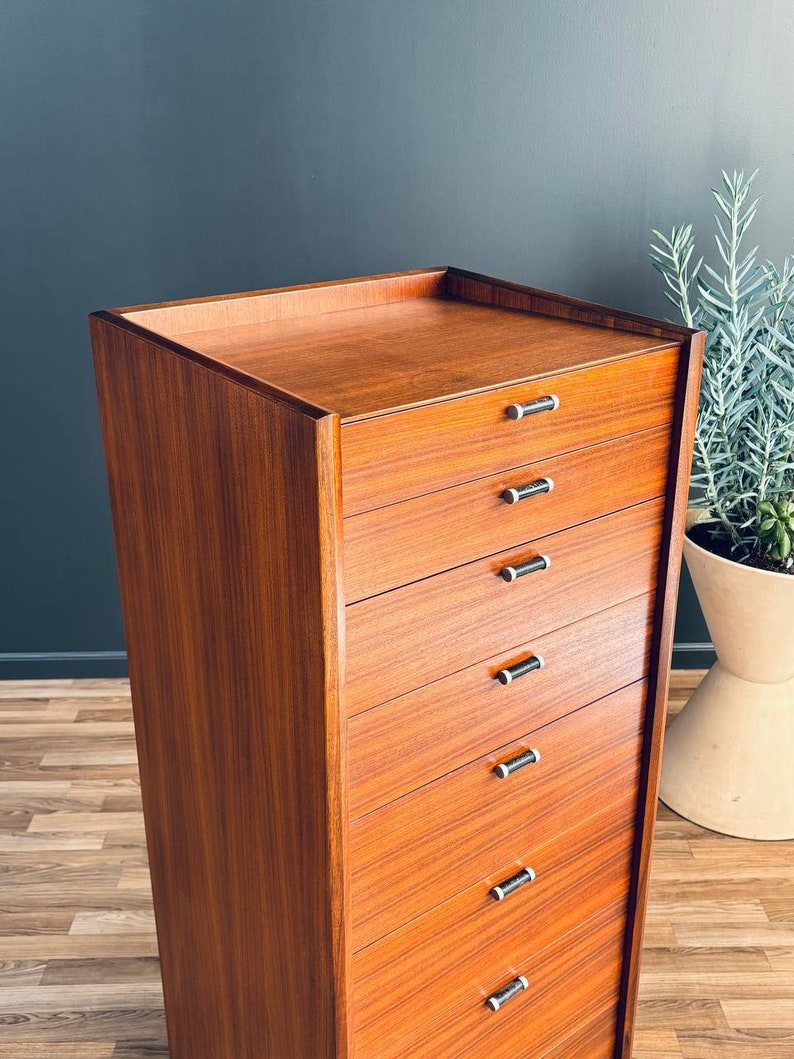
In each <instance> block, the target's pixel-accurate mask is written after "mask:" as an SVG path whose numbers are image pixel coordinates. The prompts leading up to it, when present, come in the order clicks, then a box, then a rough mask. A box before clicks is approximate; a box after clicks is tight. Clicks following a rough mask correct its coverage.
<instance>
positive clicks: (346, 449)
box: [342, 303, 678, 515]
mask: <svg viewBox="0 0 794 1059" xmlns="http://www.w3.org/2000/svg"><path fill="white" fill-rule="evenodd" d="M408 304H410V303H408ZM442 304H443V303H442ZM519 319H521V318H520V317H519ZM526 319H527V320H528V321H530V322H531V321H532V320H533V319H535V318H532V317H527V318H526ZM603 334H607V332H603ZM563 342H564V344H565V347H566V348H568V349H569V350H573V351H575V352H577V353H578V352H579V349H580V347H579V344H578V340H577V339H576V337H574V336H570V337H569V338H565V339H564V340H563ZM544 349H545V347H544ZM677 363H678V348H677V347H675V348H672V349H671V348H670V347H669V346H666V347H664V348H663V349H662V350H661V351H658V352H655V353H649V354H647V355H646V356H637V357H631V358H629V359H623V360H618V361H617V362H610V363H606V364H603V365H601V366H598V367H591V368H586V369H583V370H578V371H574V370H571V371H569V372H568V373H566V374H558V373H559V372H561V371H562V370H563V367H564V366H563V365H562V364H560V362H559V360H555V361H551V360H550V361H549V365H548V371H547V372H546V375H548V374H549V373H550V372H554V378H552V379H549V378H547V377H543V378H540V379H536V380H535V381H526V382H522V383H520V384H518V385H516V384H511V385H505V386H501V387H499V388H498V389H495V390H494V389H491V390H488V391H487V392H484V393H479V394H476V395H474V396H470V397H461V398H458V399H456V400H445V401H440V402H437V403H435V404H430V405H425V406H423V407H421V408H414V409H410V410H408V411H404V412H400V413H399V414H397V413H394V414H392V415H389V416H378V417H376V418H374V419H365V420H362V421H360V422H356V423H345V424H344V425H343V426H342V480H343V488H342V492H343V504H344V514H345V515H355V514H357V513H358V512H360V511H368V510H369V509H371V508H375V507H383V506H384V505H386V504H393V503H396V502H397V501H399V500H406V499H408V498H409V497H412V496H420V495H421V494H423V493H430V492H433V491H435V490H438V489H445V488H447V487H449V486H452V485H461V484H463V483H464V482H469V481H471V480H472V479H474V478H481V477H484V476H485V475H489V474H494V473H496V472H498V471H503V470H507V469H509V468H511V467H522V466H524V465H526V464H528V463H534V462H536V461H537V460H543V459H548V458H549V457H550V456H556V455H558V454H560V453H563V452H570V451H573V450H574V449H581V448H584V447H585V446H587V445H596V444H598V443H599V442H602V441H609V440H610V439H612V438H615V437H617V436H620V435H625V434H632V433H634V432H636V431H640V430H645V429H648V428H650V427H654V426H660V425H661V424H663V423H667V422H669V420H670V419H671V417H672V412H673V397H674V392H675V382H676V371H677ZM552 364H554V365H556V367H552V366H551V365H552ZM577 366H578V365H577V364H576V362H574V364H573V365H571V367H572V368H574V367H577ZM533 368H535V369H538V368H539V365H538V364H534V365H533ZM523 374H524V375H526V376H530V375H533V374H541V372H540V371H539V370H538V371H532V370H530V369H529V367H526V368H525V371H524V373H523ZM493 378H499V379H510V378H511V376H509V375H498V376H494V377H493ZM440 392H444V391H440ZM453 392H454V391H453ZM549 393H553V394H555V395H556V396H557V397H559V400H560V406H559V408H558V409H557V410H556V411H554V412H539V413H537V414H536V415H531V416H525V417H524V418H523V419H519V420H517V421H514V420H511V419H508V418H507V414H506V410H507V408H508V407H509V406H510V405H511V404H515V403H524V402H527V401H531V400H534V399H535V398H538V397H544V396H547V395H548V394H549Z"/></svg>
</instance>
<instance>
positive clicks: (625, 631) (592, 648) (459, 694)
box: [348, 595, 654, 819]
mask: <svg viewBox="0 0 794 1059" xmlns="http://www.w3.org/2000/svg"><path fill="white" fill-rule="evenodd" d="M653 608H654V597H653V596H652V595H650V596H637V597H636V598H634V599H630V600H627V601H626V602H625V603H621V604H619V605H618V606H616V607H611V608H609V609H608V610H604V611H599V612H598V613H597V614H594V615H592V616H591V617H589V618H584V619H583V620H582V621H579V622H575V623H574V624H573V625H567V626H565V627H564V628H562V629H559V630H557V631H556V632H552V633H548V634H547V635H546V636H539V637H537V638H536V639H534V640H531V641H528V642H527V643H525V644H521V645H520V646H519V647H517V648H515V650H514V651H513V652H512V653H511V654H508V655H505V654H501V655H498V656H495V657H493V658H488V659H486V660H485V661H484V662H479V663H477V665H474V666H469V667H468V668H467V669H464V670H462V671H461V672H459V673H454V674H453V675H452V676H449V677H444V678H443V679H442V680H437V681H434V682H433V683H432V684H427V685H426V686H425V687H423V688H420V689H418V690H417V691H413V692H410V693H409V694H407V695H402V696H400V697H399V698H397V699H393V700H392V701H391V702H387V703H384V704H383V705H382V706H378V707H376V708H375V709H373V710H367V711H366V712H364V713H360V714H358V715H357V716H356V717H352V718H351V719H350V721H349V724H348V778H349V783H350V813H351V817H353V818H354V819H355V818H356V817H359V816H364V815H365V814H366V813H369V812H372V810H373V809H377V808H379V807H380V806H381V805H384V804H385V803H386V802H389V801H392V800H393V799H395V798H399V797H400V796H401V795H403V794H408V793H409V792H410V791H412V790H414V789H416V788H417V787H421V786H423V785H424V784H425V783H428V782H430V780H433V779H436V778H437V777H439V776H442V775H444V774H445V773H447V772H451V771H453V770H454V769H456V768H458V767H459V766H460V765H464V764H466V762H468V761H473V760H474V759H475V758H477V757H479V756H480V755H481V754H484V753H485V752H486V751H488V750H492V749H493V748H494V747H495V746H500V745H502V744H503V743H504V742H505V741H509V740H511V739H517V738H519V737H520V736H521V735H522V733H524V732H526V731H528V730H530V729H534V728H540V727H541V726H542V725H545V724H548V723H549V722H551V721H553V720H556V719H557V718H558V717H562V716H563V715H564V714H566V713H571V712H573V711H574V710H577V709H579V708H580V707H581V706H585V705H586V704H587V703H588V702H593V701H594V700H595V699H599V698H602V697H603V696H604V695H608V694H609V693H610V692H611V691H616V690H617V689H618V688H622V687H624V686H625V685H627V684H631V683H633V682H634V681H637V680H641V679H642V677H644V676H645V675H646V673H647V667H648V658H649V652H650V633H651V622H652V618H653ZM531 654H539V655H541V656H542V657H543V659H544V660H545V662H546V665H545V666H544V668H543V669H538V670H536V671H535V672H534V673H529V674H527V676H526V677H522V678H521V679H520V680H515V681H513V683H512V684H509V685H507V686H506V687H505V686H503V685H502V684H500V683H499V682H498V681H496V680H494V674H495V673H496V672H497V671H498V670H499V669H500V668H501V667H502V666H503V665H505V664H508V665H509V664H512V663H513V662H515V661H518V660H519V659H521V658H526V657H528V656H529V655H531Z"/></svg>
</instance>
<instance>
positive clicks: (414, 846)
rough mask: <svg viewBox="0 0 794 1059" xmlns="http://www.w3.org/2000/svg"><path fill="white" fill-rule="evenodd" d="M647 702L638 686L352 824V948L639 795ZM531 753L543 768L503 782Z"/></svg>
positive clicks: (526, 769)
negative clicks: (502, 772) (507, 767)
mask: <svg viewBox="0 0 794 1059" xmlns="http://www.w3.org/2000/svg"><path fill="white" fill-rule="evenodd" d="M645 695H646V682H645V681H641V682H639V683H637V684H632V685H630V686H629V687H628V688H624V689H623V690H621V691H618V692H615V693H614V694H613V695H609V696H607V697H606V698H604V699H601V700H599V701H598V702H595V703H593V704H592V705H590V706H585V707H584V708H583V709H581V710H578V711H577V712H576V713H573V714H570V715H568V716H567V717H563V718H562V719H561V720H559V721H554V722H553V724H550V725H547V726H546V727H545V728H541V729H539V730H537V731H535V732H532V733H531V734H529V735H527V736H526V737H525V738H523V739H521V740H517V741H515V742H512V743H508V744H507V745H505V746H503V747H501V748H500V749H499V750H498V751H495V752H492V753H489V754H486V755H484V756H483V757H481V758H478V759H477V760H476V761H473V762H471V764H469V765H464V766H463V767H462V768H460V769H458V770H457V771H456V772H453V773H451V774H450V775H448V776H444V777H443V778H442V779H439V780H435V781H434V782H433V783H430V784H428V785H427V786H425V787H422V788H421V789H420V790H416V791H414V792H413V793H412V794H408V795H406V796H405V797H404V798H400V799H398V800H397V801H395V802H391V803H390V804H389V805H386V806H384V807H383V808H382V809H378V810H377V811H376V812H374V813H370V814H369V815H368V816H365V817H362V818H361V819H359V820H356V821H354V822H353V823H352V824H351V827H350V846H349V855H350V865H351V892H352V933H353V948H354V951H358V950H359V949H362V948H364V947H365V946H367V945H369V944H371V943H372V942H373V941H376V940H377V939H378V938H381V937H383V936H384V935H386V934H387V933H389V931H392V930H395V929H396V928H397V927H399V926H402V925H403V924H405V923H408V922H409V921H410V920H411V919H414V918H415V917H416V916H418V915H421V914H422V913H423V912H426V911H428V910H429V909H431V908H433V907H435V906H436V905H440V904H442V903H443V902H444V901H446V900H448V899H449V898H450V897H452V896H454V895H455V894H456V893H460V892H461V891H462V890H464V889H466V888H467V887H468V886H472V885H473V884H474V883H476V882H477V880H478V879H481V878H483V877H484V876H487V875H490V873H491V872H492V871H493V870H494V868H495V867H497V866H498V865H500V864H504V863H505V862H506V861H508V860H510V859H511V856H512V855H513V851H514V850H524V849H526V847H527V843H532V844H533V845H542V844H543V843H545V842H548V841H550V840H551V839H552V838H553V837H554V836H555V835H557V834H558V833H559V832H561V831H565V830H568V828H570V827H571V825H572V824H573V823H575V822H576V821H577V820H579V819H582V818H584V817H587V816H591V815H592V813H593V810H594V808H598V807H600V806H602V805H611V804H612V803H613V802H616V801H618V800H619V799H620V797H621V796H622V795H623V794H624V793H625V792H626V791H630V792H633V793H634V794H635V795H636V784H637V776H638V771H637V770H638V767H639V757H640V751H641V732H642V719H643V715H644V710H645ZM535 748H536V749H537V750H539V751H540V754H541V757H540V760H539V761H537V762H536V763H535V764H528V765H526V766H525V767H524V768H521V769H520V770H518V771H515V772H513V773H512V774H511V775H509V776H508V777H507V778H506V779H500V778H499V777H498V776H497V775H496V774H495V772H494V768H495V767H496V766H497V765H500V764H503V763H505V762H507V761H509V760H512V759H513V758H514V757H516V756H517V755H519V754H521V753H523V752H525V751H527V750H529V749H535Z"/></svg>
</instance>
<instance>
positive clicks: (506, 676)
mask: <svg viewBox="0 0 794 1059" xmlns="http://www.w3.org/2000/svg"><path fill="white" fill-rule="evenodd" d="M545 665H546V659H545V658H544V657H543V655H530V656H529V658H525V659H523V661H521V662H516V664H515V665H514V666H508V667H507V668H506V669H500V670H499V672H498V673H497V674H496V677H495V679H496V680H498V681H499V683H500V684H512V683H513V681H514V680H518V678H519V677H524V676H526V675H527V673H534V672H535V670H536V669H543V667H544V666H545Z"/></svg>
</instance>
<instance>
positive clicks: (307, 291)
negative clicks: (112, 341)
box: [115, 268, 446, 337]
mask: <svg viewBox="0 0 794 1059" xmlns="http://www.w3.org/2000/svg"><path fill="white" fill-rule="evenodd" d="M445 280H446V269H445V268H428V269H409V270H408V271H406V272H387V273H384V274H383V275H380V276H357V277H355V278H353V279H340V280H325V281H323V282H320V283H305V284H301V285H300V286H295V287H275V288H272V289H268V290H256V291H244V292H243V293H241V294H221V295H215V296H211V297H209V298H186V299H182V300H181V301H172V302H160V303H159V304H154V305H131V306H127V307H126V308H123V309H116V310H115V312H116V313H121V314H123V315H124V316H125V317H126V319H128V320H130V321H132V322H134V323H136V324H140V325H142V326H143V327H148V328H150V329H151V330H152V331H156V332H157V333H158V334H161V335H169V336H171V337H173V336H175V335H177V334H184V335H189V334H193V333H194V332H196V331H214V330H217V329H218V328H226V327H245V326H248V325H251V324H268V323H277V322H279V321H283V320H297V319H300V318H302V317H306V316H321V315H323V314H325V313H330V312H337V311H339V310H341V309H367V308H371V307H372V306H374V305H385V304H387V303H389V302H399V301H404V300H405V299H406V298H429V297H432V296H434V295H440V294H443V293H444V291H445Z"/></svg>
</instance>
